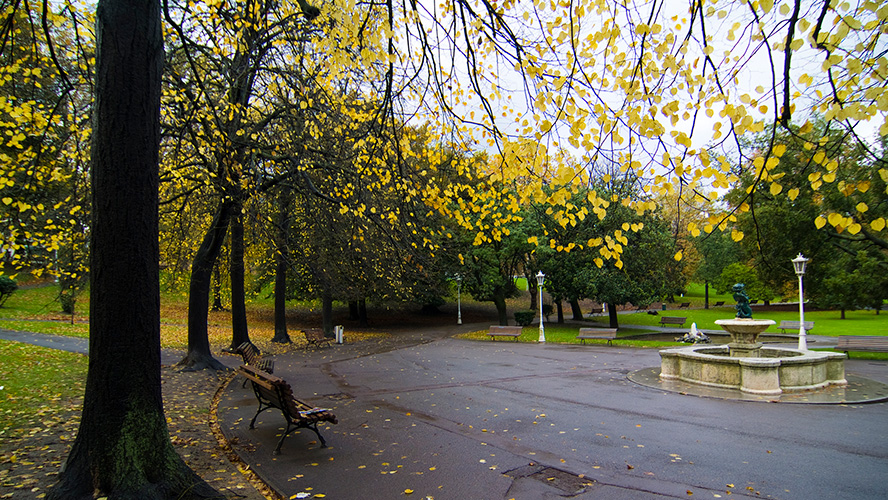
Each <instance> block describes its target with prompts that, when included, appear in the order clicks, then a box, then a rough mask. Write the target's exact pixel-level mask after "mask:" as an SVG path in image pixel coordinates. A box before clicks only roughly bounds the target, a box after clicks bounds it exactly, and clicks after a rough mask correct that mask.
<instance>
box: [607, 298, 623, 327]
mask: <svg viewBox="0 0 888 500" xmlns="http://www.w3.org/2000/svg"><path fill="white" fill-rule="evenodd" d="M607 317H608V319H609V320H610V325H609V326H610V328H619V327H620V325H619V321H618V320H617V305H616V304H611V303H610V302H608V304H607Z"/></svg>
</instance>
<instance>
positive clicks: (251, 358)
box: [235, 341, 274, 387]
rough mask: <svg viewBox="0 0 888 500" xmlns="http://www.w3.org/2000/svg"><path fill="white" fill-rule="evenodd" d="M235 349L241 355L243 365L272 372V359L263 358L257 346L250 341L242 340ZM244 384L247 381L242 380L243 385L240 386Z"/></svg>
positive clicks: (245, 384)
mask: <svg viewBox="0 0 888 500" xmlns="http://www.w3.org/2000/svg"><path fill="white" fill-rule="evenodd" d="M235 351H236V352H237V353H239V354H240V355H241V358H243V360H244V364H245V365H248V366H254V367H256V368H258V369H260V370H262V371H264V372H265V373H274V360H273V359H268V358H263V357H262V354H261V353H260V352H259V348H258V347H256V345H255V344H253V343H252V342H249V341H247V342H244V343H243V344H241V345H239V346H237V349H235ZM246 386H247V381H246V380H244V385H243V386H242V387H246Z"/></svg>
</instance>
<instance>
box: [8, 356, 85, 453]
mask: <svg viewBox="0 0 888 500" xmlns="http://www.w3.org/2000/svg"><path fill="white" fill-rule="evenodd" d="M86 367H87V357H86V356H84V355H82V354H74V353H70V352H66V351H58V350H55V349H48V348H45V347H37V346H32V345H29V344H22V343H19V342H11V341H7V340H0V438H2V436H4V435H5V436H10V435H13V434H15V433H16V431H21V430H23V429H25V430H26V429H29V428H32V427H34V426H40V425H46V424H45V422H47V421H50V420H52V419H53V418H54V417H55V416H56V414H57V413H58V412H60V411H63V410H65V409H66V407H67V406H69V403H71V402H72V401H73V400H74V399H75V398H78V397H80V396H82V395H83V391H84V383H85V381H86Z"/></svg>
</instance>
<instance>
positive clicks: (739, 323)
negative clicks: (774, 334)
mask: <svg viewBox="0 0 888 500" xmlns="http://www.w3.org/2000/svg"><path fill="white" fill-rule="evenodd" d="M715 324H716V325H718V326H720V327H722V328H723V329H724V330H725V331H726V332H728V333H730V334H731V342H730V343H729V344H728V352H729V353H730V356H731V357H732V358H760V357H761V356H762V343H761V342H759V341H758V336H759V334H760V333H762V332H763V331H765V330H767V329H768V327H769V326H771V325H773V324H775V323H774V320H770V319H752V318H734V319H720V320H717V321H716V322H715Z"/></svg>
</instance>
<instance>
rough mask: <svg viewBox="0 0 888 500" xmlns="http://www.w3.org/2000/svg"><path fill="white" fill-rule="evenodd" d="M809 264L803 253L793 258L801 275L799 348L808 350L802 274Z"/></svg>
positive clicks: (797, 272) (793, 263)
mask: <svg viewBox="0 0 888 500" xmlns="http://www.w3.org/2000/svg"><path fill="white" fill-rule="evenodd" d="M806 264H808V259H806V258H805V257H804V256H803V255H802V254H799V256H798V257H796V258H795V259H792V267H794V268H795V273H796V276H798V277H799V350H801V351H807V350H808V339H807V334H806V333H805V292H804V290H803V289H802V276H804V275H805V265H806Z"/></svg>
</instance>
